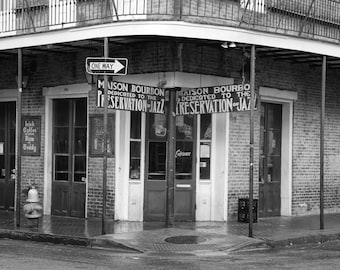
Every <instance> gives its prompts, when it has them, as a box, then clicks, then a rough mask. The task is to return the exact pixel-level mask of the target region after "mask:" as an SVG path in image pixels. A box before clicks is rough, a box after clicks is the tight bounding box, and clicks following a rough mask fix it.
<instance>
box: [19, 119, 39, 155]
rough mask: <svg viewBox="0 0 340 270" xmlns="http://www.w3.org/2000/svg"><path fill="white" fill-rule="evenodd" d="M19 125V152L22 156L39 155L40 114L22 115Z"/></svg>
mask: <svg viewBox="0 0 340 270" xmlns="http://www.w3.org/2000/svg"><path fill="white" fill-rule="evenodd" d="M21 123H22V125H21V131H22V136H21V139H22V140H21V154H22V155H23V156H39V155H40V143H41V142H40V126H41V117H40V116H28V115H27V116H23V117H22V122H21Z"/></svg>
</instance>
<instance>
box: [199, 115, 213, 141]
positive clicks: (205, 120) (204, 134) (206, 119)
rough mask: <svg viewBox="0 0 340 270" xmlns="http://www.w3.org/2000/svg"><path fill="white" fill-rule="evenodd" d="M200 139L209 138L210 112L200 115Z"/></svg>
mask: <svg viewBox="0 0 340 270" xmlns="http://www.w3.org/2000/svg"><path fill="white" fill-rule="evenodd" d="M200 137H201V140H211V114H202V115H201V136H200Z"/></svg>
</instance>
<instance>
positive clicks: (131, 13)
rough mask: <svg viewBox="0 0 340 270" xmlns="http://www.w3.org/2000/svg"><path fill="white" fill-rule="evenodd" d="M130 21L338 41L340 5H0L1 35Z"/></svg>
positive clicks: (318, 0) (185, 0)
mask: <svg viewBox="0 0 340 270" xmlns="http://www.w3.org/2000/svg"><path fill="white" fill-rule="evenodd" d="M134 20H149V21H150V20H151V21H156V20H176V21H187V22H194V23H202V24H215V25H225V26H233V27H239V28H246V29H254V30H261V31H265V32H275V33H283V34H286V35H294V36H303V37H308V38H313V39H327V40H329V41H333V42H338V41H339V39H340V31H339V30H340V29H339V26H340V0H2V1H1V2H0V36H5V35H6V36H8V35H20V34H25V33H33V32H43V31H49V30H53V29H59V28H65V27H83V26H88V25H93V24H103V23H110V22H122V21H134Z"/></svg>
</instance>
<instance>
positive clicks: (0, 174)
mask: <svg viewBox="0 0 340 270" xmlns="http://www.w3.org/2000/svg"><path fill="white" fill-rule="evenodd" d="M5 176H6V171H5V156H4V155H0V179H4V178H5Z"/></svg>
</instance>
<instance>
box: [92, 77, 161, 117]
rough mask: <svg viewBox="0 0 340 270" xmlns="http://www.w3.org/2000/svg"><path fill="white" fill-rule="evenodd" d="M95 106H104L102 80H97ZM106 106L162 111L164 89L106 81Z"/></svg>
mask: <svg viewBox="0 0 340 270" xmlns="http://www.w3.org/2000/svg"><path fill="white" fill-rule="evenodd" d="M97 89H98V90H97V107H99V108H103V107H104V80H98V81H97ZM108 102H109V103H108V108H109V109H115V110H125V111H135V112H149V113H161V114H163V113H164V103H165V91H164V89H163V88H158V87H152V86H146V85H139V84H131V83H124V82H116V81H109V82H108Z"/></svg>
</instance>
